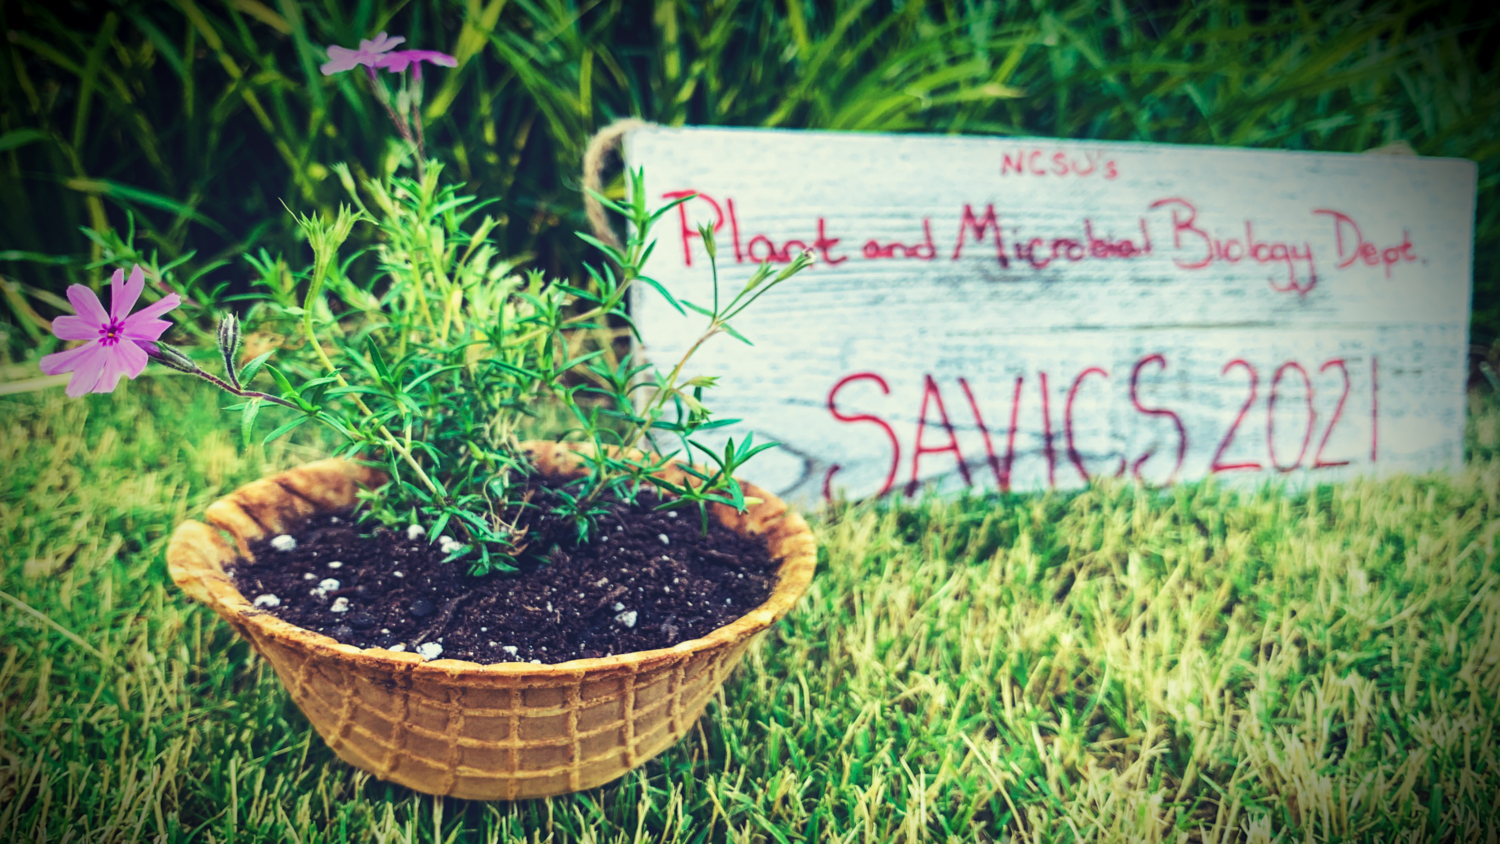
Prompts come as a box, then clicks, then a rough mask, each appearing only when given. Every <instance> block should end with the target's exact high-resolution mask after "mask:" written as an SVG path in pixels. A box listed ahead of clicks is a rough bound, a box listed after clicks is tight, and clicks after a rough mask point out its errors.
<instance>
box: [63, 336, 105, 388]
mask: <svg viewBox="0 0 1500 844" xmlns="http://www.w3.org/2000/svg"><path fill="white" fill-rule="evenodd" d="M84 348H91V350H92V351H93V352H94V354H92V355H88V356H86V357H83V358H81V359H80V360H79V361H78V365H77V366H75V367H74V368H73V379H72V380H71V381H69V382H68V389H67V393H68V397H69V398H75V399H76V398H78V397H79V396H81V395H83V394H84V393H90V392H93V390H94V387H95V386H96V385H98V383H99V378H100V377H101V376H102V375H103V374H104V369H105V367H106V366H108V365H109V355H107V354H103V352H104V347H103V346H99V345H93V344H90V346H85V347H84Z"/></svg>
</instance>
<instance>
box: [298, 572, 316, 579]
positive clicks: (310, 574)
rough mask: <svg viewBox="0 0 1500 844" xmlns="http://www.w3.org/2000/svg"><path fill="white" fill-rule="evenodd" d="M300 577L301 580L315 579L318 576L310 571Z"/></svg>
mask: <svg viewBox="0 0 1500 844" xmlns="http://www.w3.org/2000/svg"><path fill="white" fill-rule="evenodd" d="M302 579H303V580H317V579H318V576H317V575H315V574H313V573H312V572H308V573H307V574H304V575H302Z"/></svg>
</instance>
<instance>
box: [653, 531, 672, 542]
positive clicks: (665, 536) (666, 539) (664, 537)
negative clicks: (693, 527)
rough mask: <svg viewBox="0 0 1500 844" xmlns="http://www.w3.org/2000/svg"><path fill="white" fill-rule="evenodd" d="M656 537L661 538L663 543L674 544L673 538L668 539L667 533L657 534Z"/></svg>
mask: <svg viewBox="0 0 1500 844" xmlns="http://www.w3.org/2000/svg"><path fill="white" fill-rule="evenodd" d="M656 538H657V539H660V540H661V544H663V545H671V544H672V540H670V539H668V538H667V535H666V534H665V533H658V534H657V535H656Z"/></svg>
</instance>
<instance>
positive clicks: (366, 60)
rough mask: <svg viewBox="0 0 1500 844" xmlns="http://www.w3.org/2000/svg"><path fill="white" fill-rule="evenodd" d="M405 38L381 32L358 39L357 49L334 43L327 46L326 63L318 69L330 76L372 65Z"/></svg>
mask: <svg viewBox="0 0 1500 844" xmlns="http://www.w3.org/2000/svg"><path fill="white" fill-rule="evenodd" d="M405 40H406V37H405V36H402V35H397V36H396V37H395V38H391V37H388V36H387V35H386V34H385V33H384V32H382V33H380V34H379V35H377V36H375V37H374V38H372V39H370V40H368V41H360V42H359V49H358V50H351V49H349V48H348V47H340V46H338V45H336V44H335V45H334V46H331V47H329V48H328V63H327V64H325V65H323V66H322V67H321V68H319V70H322V71H323V75H324V76H332V75H334V74H335V73H342V72H344V71H346V70H353V69H354V68H356V67H358V66H360V65H365V66H366V67H374V66H375V64H376V63H377V62H379V61H380V60H381V59H382V58H384V57H385V54H386V53H387V52H388V51H390V50H393V49H395V48H396V45H397V44H400V43H401V42H402V41H405Z"/></svg>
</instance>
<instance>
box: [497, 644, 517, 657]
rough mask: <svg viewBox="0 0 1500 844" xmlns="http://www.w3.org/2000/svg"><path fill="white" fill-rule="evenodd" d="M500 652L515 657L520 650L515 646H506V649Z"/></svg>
mask: <svg viewBox="0 0 1500 844" xmlns="http://www.w3.org/2000/svg"><path fill="white" fill-rule="evenodd" d="M500 650H502V651H505V652H506V653H508V654H510V655H511V656H515V655H516V652H517V651H519V650H520V648H518V647H516V646H515V645H506V646H505V647H503V648H501V649H500Z"/></svg>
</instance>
